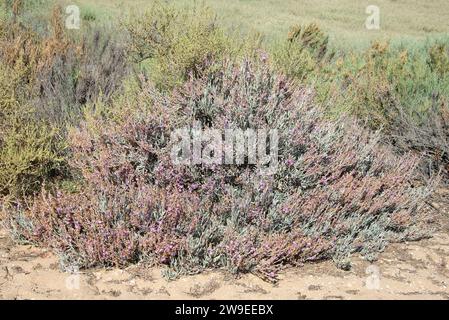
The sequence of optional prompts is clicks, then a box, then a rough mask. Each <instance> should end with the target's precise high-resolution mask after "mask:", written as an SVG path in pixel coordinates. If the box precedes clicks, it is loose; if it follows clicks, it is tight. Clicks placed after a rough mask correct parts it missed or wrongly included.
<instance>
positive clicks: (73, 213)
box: [0, 0, 449, 281]
mask: <svg viewBox="0 0 449 320" xmlns="http://www.w3.org/2000/svg"><path fill="white" fill-rule="evenodd" d="M61 3H62V4H63V2H58V3H57V5H56V6H54V7H53V4H54V2H52V1H43V2H42V3H39V4H36V5H37V6H38V7H39V8H47V9H46V11H45V12H46V14H44V13H42V12H41V13H40V15H39V19H38V18H37V17H36V18H33V16H32V14H31V13H30V11H29V9H30V8H29V7H27V6H28V5H29V4H27V5H25V6H24V5H23V3H22V1H18V0H15V1H9V0H8V1H4V3H3V8H4V10H5V11H4V13H3V14H2V15H0V18H1V20H0V21H1V23H0V108H1V109H0V130H1V133H2V135H1V137H0V148H1V152H0V195H1V204H2V219H3V223H4V224H5V225H6V226H7V228H8V229H9V230H10V231H11V234H12V235H13V236H14V238H15V239H17V240H18V241H23V242H28V243H33V244H36V245H40V246H44V247H49V248H52V249H53V250H54V251H55V252H56V253H57V254H58V255H59V257H60V261H61V266H62V267H63V268H65V269H69V270H70V269H72V267H74V266H76V267H80V268H90V267H96V266H117V267H124V266H127V265H129V264H132V263H136V262H142V263H146V264H148V265H149V266H151V265H164V266H166V267H167V269H166V275H167V276H168V277H176V276H178V275H180V274H189V273H197V272H201V271H202V270H205V269H210V268H224V269H227V270H229V271H230V272H232V273H234V274H239V273H242V272H252V273H255V274H257V275H259V276H260V277H262V278H263V279H266V280H268V281H276V279H277V274H278V272H279V271H280V270H281V269H283V268H285V267H287V266H295V265H300V264H302V263H306V262H311V261H318V260H322V259H332V260H333V261H334V262H335V264H336V266H337V267H340V268H343V269H349V268H350V266H351V260H350V256H351V254H353V253H355V252H358V253H361V254H362V256H363V257H364V258H366V259H368V260H370V261H373V260H375V259H376V257H377V255H378V254H379V253H380V252H382V251H383V250H384V249H385V247H386V246H387V245H388V244H389V243H391V242H397V241H407V240H418V239H421V238H423V237H428V236H431V234H432V232H433V230H434V229H435V216H434V214H432V212H429V211H428V210H424V206H425V204H426V202H427V201H428V199H429V198H430V197H431V196H432V192H433V189H434V187H435V186H437V185H438V184H439V183H443V184H444V183H447V182H448V171H449V156H448V154H447V151H448V137H449V131H448V130H449V123H448V121H449V115H448V107H449V105H448V103H449V101H448V99H449V98H448V97H449V69H448V68H449V41H448V40H447V39H448V38H446V37H441V38H438V39H436V38H435V39H428V40H427V41H424V40H423V41H421V42H419V44H416V45H411V44H410V43H408V42H406V43H402V44H400V43H399V44H398V43H389V42H385V41H376V42H373V43H372V44H371V45H370V46H368V47H366V48H362V49H360V48H359V49H347V50H342V49H341V48H339V47H338V46H334V45H332V36H331V35H329V34H328V33H327V32H326V31H325V30H324V29H323V28H321V27H320V25H318V24H317V23H301V21H299V23H298V24H296V25H293V26H292V27H291V28H290V31H289V32H285V36H282V37H279V39H277V40H276V41H269V42H267V41H264V40H263V36H260V35H257V34H252V33H251V32H248V33H246V34H238V33H235V32H233V31H232V30H229V28H227V27H224V26H223V25H222V24H221V23H222V22H220V18H219V17H218V16H216V15H215V14H214V12H213V11H212V10H211V9H210V8H208V7H205V6H203V5H194V6H190V7H188V8H183V9H180V7H178V5H176V4H165V3H161V2H158V3H156V4H155V5H154V6H150V7H149V10H148V11H147V12H145V13H142V12H140V13H136V12H134V13H131V14H130V15H129V16H126V17H124V18H123V19H120V21H117V23H116V24H113V25H109V27H108V28H106V27H105V25H103V24H102V23H101V22H100V21H99V20H100V17H101V15H100V14H99V13H98V12H97V11H96V10H95V9H93V8H91V9H90V10H87V11H82V12H83V15H82V16H81V17H82V21H83V26H84V27H83V28H82V29H81V30H79V31H73V30H72V31H69V30H66V28H65V27H64V18H63V10H62V8H63V7H62V6H61ZM58 4H59V5H58ZM52 7H53V9H52ZM82 8H83V7H82ZM111 30H112V31H111ZM180 128H186V129H185V130H186V131H184V132H185V134H186V135H187V136H194V135H195V130H198V129H201V130H205V129H216V130H226V129H238V130H242V131H244V130H247V129H253V130H261V129H266V130H272V129H276V130H277V132H278V134H279V143H278V149H277V162H276V163H277V167H276V170H275V171H274V172H273V173H272V174H263V172H264V171H263V168H262V167H261V166H260V165H258V164H251V163H249V162H248V161H244V162H243V163H239V164H217V163H216V164H204V163H202V164H190V165H176V164H175V163H174V162H173V153H172V150H173V147H174V145H175V142H176V141H174V140H173V136H172V133H173V132H174V131H175V130H177V129H180ZM195 128H197V129H195ZM271 146H272V145H270V147H271ZM246 148H250V143H246ZM265 151H266V150H265ZM245 160H248V159H247V158H245Z"/></svg>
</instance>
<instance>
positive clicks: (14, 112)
mask: <svg viewBox="0 0 449 320" xmlns="http://www.w3.org/2000/svg"><path fill="white" fill-rule="evenodd" d="M20 80H21V79H20V74H19V73H18V72H17V71H15V70H9V69H8V68H7V67H5V66H4V65H2V64H0V92H1V95H0V132H1V137H0V195H2V196H5V195H10V196H22V195H26V194H30V193H33V192H35V191H38V190H39V187H40V186H41V184H42V182H44V181H45V180H50V179H51V178H52V177H53V176H55V175H57V174H58V173H60V172H61V170H63V169H62V167H63V164H64V158H63V156H62V155H63V152H64V143H63V142H61V140H60V138H59V137H58V130H57V129H54V128H52V127H50V126H49V125H48V124H46V123H44V122H41V121H38V120H37V118H36V116H35V115H34V111H33V108H32V107H30V106H29V105H27V104H26V102H24V101H23V100H22V99H21V91H22V90H26V88H21V85H22V83H21V81H20Z"/></svg>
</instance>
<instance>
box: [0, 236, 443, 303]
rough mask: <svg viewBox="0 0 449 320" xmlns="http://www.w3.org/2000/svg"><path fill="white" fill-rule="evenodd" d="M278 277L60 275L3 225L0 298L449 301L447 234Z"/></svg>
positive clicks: (138, 270) (149, 272) (139, 270)
mask: <svg viewBox="0 0 449 320" xmlns="http://www.w3.org/2000/svg"><path fill="white" fill-rule="evenodd" d="M280 278H281V280H280V281H279V283H277V284H275V285H273V284H269V283H266V282H264V281H262V280H261V279H259V278H257V277H256V276H253V275H244V276H242V277H240V278H238V279H237V278H235V277H233V276H230V275H229V274H227V273H226V272H221V271H214V272H207V273H204V274H201V275H195V276H188V277H182V278H181V279H179V280H175V281H167V280H165V278H163V277H162V275H161V270H160V269H149V268H145V267H143V266H139V265H136V266H133V267H130V268H127V269H125V270H118V269H112V270H106V269H95V270H89V271H81V272H79V273H74V274H69V273H63V272H61V271H60V270H59V265H58V260H57V258H56V257H55V256H54V255H53V254H52V253H50V252H49V251H46V250H43V249H38V248H34V247H31V246H18V245H15V244H14V243H13V242H12V241H11V240H10V238H9V237H8V235H7V233H6V232H5V231H0V299H449V235H448V234H447V233H445V232H444V233H439V234H437V235H436V236H435V237H433V238H432V239H428V240H423V241H420V242H414V243H405V244H394V245H392V246H390V247H389V248H388V249H387V250H386V251H385V252H384V253H383V254H382V255H381V257H380V259H379V261H377V262H376V263H375V264H370V263H368V262H366V261H363V260H362V259H360V258H359V257H354V258H353V268H352V270H350V271H342V270H339V269H337V268H336V267H335V266H334V265H333V264H332V263H331V262H321V263H317V264H308V265H306V266H303V267H301V268H294V269H289V270H287V271H285V272H283V273H282V274H281V277H280Z"/></svg>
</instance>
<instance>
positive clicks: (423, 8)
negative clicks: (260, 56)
mask: <svg viewBox="0 0 449 320" xmlns="http://www.w3.org/2000/svg"><path fill="white" fill-rule="evenodd" d="M74 2H75V3H77V4H79V5H80V7H81V10H82V13H83V14H84V15H89V16H92V15H93V16H95V17H96V19H98V20H100V21H117V18H120V17H123V16H125V15H126V13H127V12H130V11H137V12H141V11H143V10H144V9H145V8H147V7H149V6H151V4H152V3H153V2H154V1H153V0H150V1H143V0H99V1H92V0H76V1H74ZM169 2H172V3H176V4H178V5H179V6H186V5H189V4H193V3H195V1H192V0H173V1H169ZM196 2H197V3H198V2H200V1H196ZM200 3H201V2H200ZM204 3H205V4H206V5H208V6H209V7H211V8H212V9H213V10H214V11H215V12H216V13H217V15H218V17H219V19H220V20H222V22H223V23H224V25H225V26H227V27H229V28H232V29H236V30H239V31H240V30H241V31H243V32H248V31H257V32H260V33H262V34H263V35H264V36H266V38H267V39H268V41H273V40H276V39H279V38H281V37H284V36H285V35H286V33H287V32H288V29H289V27H290V26H291V25H294V24H303V23H309V22H317V23H318V24H319V25H320V26H321V27H322V28H323V29H324V30H325V31H327V32H328V33H329V34H330V35H331V40H332V41H333V43H334V44H335V45H336V46H338V47H345V46H351V47H358V46H365V45H367V44H368V43H369V42H371V40H373V39H379V38H380V39H392V40H401V41H403V40H412V41H413V40H415V39H423V38H425V37H427V36H429V35H430V36H436V35H440V34H444V33H447V32H448V31H449V6H448V5H447V4H448V3H447V0H429V1H421V0H377V1H375V2H373V1H372V0H357V1H355V0H283V1H275V0H228V1H217V0H207V1H204ZM368 5H377V6H378V7H379V8H380V20H381V21H380V30H367V29H366V28H365V20H366V18H367V17H368V14H366V13H365V10H366V7H367V6H368Z"/></svg>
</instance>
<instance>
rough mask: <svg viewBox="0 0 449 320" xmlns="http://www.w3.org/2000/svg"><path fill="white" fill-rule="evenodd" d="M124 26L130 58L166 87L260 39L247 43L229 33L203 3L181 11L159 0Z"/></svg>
mask: <svg viewBox="0 0 449 320" xmlns="http://www.w3.org/2000/svg"><path fill="white" fill-rule="evenodd" d="M124 27H125V29H126V30H127V32H128V34H129V35H130V39H131V41H130V48H129V50H130V54H131V57H132V58H133V59H134V61H135V62H138V63H140V64H141V65H142V66H143V68H144V69H147V70H149V76H150V78H151V80H153V81H154V83H155V84H156V85H157V87H158V88H160V89H163V90H171V89H172V88H174V87H176V86H179V85H181V84H182V83H183V82H184V81H185V80H186V79H187V78H188V77H189V76H194V77H198V76H199V75H200V73H201V72H203V71H205V70H208V69H210V68H211V66H212V65H213V63H214V62H218V63H219V62H220V61H222V60H223V58H228V57H232V56H237V55H239V54H241V55H243V54H242V52H245V50H247V51H249V50H251V49H253V48H252V46H257V39H256V41H255V42H253V41H254V39H251V38H248V39H246V40H248V41H249V43H244V42H243V41H238V40H237V39H236V38H235V37H231V36H230V35H229V34H227V33H226V32H225V31H224V30H223V29H222V28H221V27H220V26H219V25H218V24H217V21H216V18H215V15H214V14H213V12H212V11H211V10H210V9H209V8H207V7H204V6H194V7H189V8H186V9H184V10H180V9H177V8H175V7H174V6H171V5H166V4H161V3H156V4H155V5H154V6H153V7H152V8H151V9H150V10H149V11H148V12H146V13H145V14H144V15H142V16H132V17H131V18H130V19H129V21H128V22H126V23H125V24H124ZM252 40H253V41H252Z"/></svg>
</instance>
